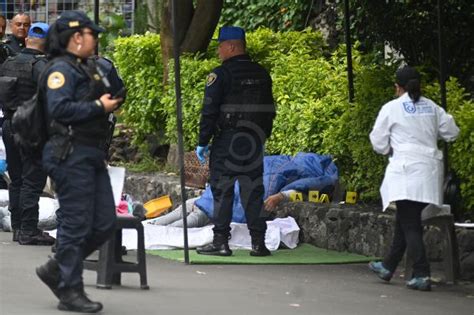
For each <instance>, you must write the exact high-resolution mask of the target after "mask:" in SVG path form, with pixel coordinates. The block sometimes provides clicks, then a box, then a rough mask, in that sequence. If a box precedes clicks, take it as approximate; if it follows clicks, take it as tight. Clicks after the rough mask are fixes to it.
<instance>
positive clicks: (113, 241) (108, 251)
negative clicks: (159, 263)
mask: <svg viewBox="0 0 474 315" xmlns="http://www.w3.org/2000/svg"><path fill="white" fill-rule="evenodd" d="M122 229H135V230H137V236H138V244H137V245H138V246H137V247H138V248H137V260H138V261H137V263H132V262H126V261H123V260H122V254H123V253H122ZM145 257H146V255H145V237H144V234H143V225H142V223H141V220H140V219H139V218H136V217H122V216H119V217H117V224H116V226H115V232H114V234H113V235H112V237H111V238H110V239H109V240H108V241H107V242H105V243H104V244H103V245H102V246H101V247H100V249H99V260H84V269H88V270H95V271H97V284H96V286H97V288H99V289H111V288H112V285H113V284H116V285H117V284H118V285H120V284H121V273H122V272H137V273H139V274H140V288H141V289H143V290H148V289H149V288H150V287H149V286H148V284H147V280H146V258H145Z"/></svg>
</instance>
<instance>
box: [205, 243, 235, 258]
mask: <svg viewBox="0 0 474 315" xmlns="http://www.w3.org/2000/svg"><path fill="white" fill-rule="evenodd" d="M196 252H197V253H198V254H201V255H213V256H231V255H232V251H231V250H230V248H229V244H228V243H222V244H214V243H211V244H208V245H206V246H202V247H198V248H196Z"/></svg>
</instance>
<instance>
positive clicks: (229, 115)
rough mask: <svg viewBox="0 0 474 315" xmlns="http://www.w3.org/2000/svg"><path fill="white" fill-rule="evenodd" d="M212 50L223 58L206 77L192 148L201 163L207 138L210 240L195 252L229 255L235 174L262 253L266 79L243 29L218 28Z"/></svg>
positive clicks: (255, 249)
mask: <svg viewBox="0 0 474 315" xmlns="http://www.w3.org/2000/svg"><path fill="white" fill-rule="evenodd" d="M218 41H219V47H218V55H219V58H220V59H221V60H222V61H223V63H222V65H221V66H219V67H217V68H215V69H214V70H213V71H212V73H211V74H209V76H208V78H207V85H206V90H205V96H204V106H203V109H202V112H201V121H200V132H199V146H198V147H197V149H196V154H197V156H198V159H199V160H200V162H201V163H205V160H206V155H207V154H208V151H209V148H208V145H209V142H210V141H211V138H212V149H211V152H210V165H209V167H210V185H211V190H212V194H213V198H214V217H213V218H212V219H211V220H212V222H213V223H214V240H213V242H212V243H211V244H209V245H207V246H204V247H200V248H198V249H197V252H198V253H199V254H204V255H219V256H230V255H232V251H231V250H230V249H229V245H228V240H229V238H230V222H231V219H232V204H233V199H234V184H235V181H236V180H238V181H239V184H240V189H241V194H240V197H241V201H242V205H243V207H244V209H245V215H246V219H247V226H248V228H249V230H250V236H251V238H252V251H251V252H250V255H252V256H268V255H270V251H269V250H268V249H267V248H266V246H265V232H266V229H267V225H266V222H265V219H266V213H265V212H264V210H263V194H264V188H263V178H262V176H263V153H264V152H263V147H264V144H265V141H266V139H267V138H268V137H269V136H270V134H271V131H272V126H273V119H274V117H275V106H274V102H273V96H272V80H271V77H270V75H269V74H268V72H267V71H266V70H265V69H264V68H263V67H262V66H260V65H259V64H257V63H256V62H253V61H252V60H251V59H250V57H249V56H248V55H247V54H246V52H245V32H244V30H243V29H241V28H239V27H223V28H221V29H220V31H219V38H218Z"/></svg>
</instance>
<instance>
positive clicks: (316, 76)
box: [114, 29, 474, 211]
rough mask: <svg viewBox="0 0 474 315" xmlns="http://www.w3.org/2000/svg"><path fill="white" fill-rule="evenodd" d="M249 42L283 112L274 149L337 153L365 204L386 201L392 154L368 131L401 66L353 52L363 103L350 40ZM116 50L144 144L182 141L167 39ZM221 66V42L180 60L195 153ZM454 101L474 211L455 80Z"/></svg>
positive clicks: (188, 139) (468, 104)
mask: <svg viewBox="0 0 474 315" xmlns="http://www.w3.org/2000/svg"><path fill="white" fill-rule="evenodd" d="M247 45H248V51H249V53H250V54H251V55H252V57H253V58H254V59H255V60H257V61H258V62H260V63H261V64H262V65H264V66H265V67H266V68H267V69H268V70H269V71H270V73H271V75H272V79H273V83H274V86H273V92H274V97H275V100H276V102H277V118H276V121H275V124H274V132H273V134H272V137H271V138H270V139H269V141H268V143H267V145H266V150H267V154H295V153H297V152H300V151H311V152H317V153H324V154H331V155H332V156H333V157H334V160H335V161H336V164H337V165H338V167H339V170H340V176H341V179H342V181H343V182H344V183H345V185H346V187H347V188H348V189H354V190H357V191H359V192H360V193H361V197H362V199H364V200H374V199H378V198H379V192H378V188H379V186H380V183H381V180H382V177H383V172H384V169H385V166H386V163H387V160H386V158H385V157H383V156H380V155H377V154H375V153H374V151H373V150H372V147H371V145H370V142H369V138H368V135H369V132H370V130H371V128H372V125H373V123H374V121H375V118H376V116H377V113H378V111H379V109H380V107H381V106H382V105H383V104H384V103H386V102H387V101H388V100H390V99H391V98H393V96H394V88H393V79H394V72H395V69H396V66H397V65H395V64H393V65H377V64H374V63H373V62H372V60H373V59H371V58H370V56H363V55H361V53H360V52H359V51H358V50H357V49H354V50H353V67H354V72H355V90H356V100H355V102H354V103H349V102H348V100H347V98H348V96H347V94H348V93H347V75H346V56H345V49H344V46H340V47H338V48H337V49H336V50H335V51H328V48H327V46H326V43H325V42H324V40H323V39H322V36H321V34H320V33H317V32H313V31H310V30H306V31H303V32H284V33H274V32H272V31H271V30H269V29H259V30H257V31H255V32H252V33H248V34H247ZM115 47H116V50H115V54H114V58H115V61H116V64H117V66H118V68H119V70H120V73H121V74H122V76H123V77H124V79H125V82H126V84H127V86H128V87H129V90H130V93H129V96H128V99H127V103H126V104H125V105H124V107H123V113H122V118H123V120H124V122H125V123H126V124H128V125H129V126H131V127H133V128H134V130H135V131H136V133H135V136H136V139H137V141H142V140H143V139H144V138H145V137H146V136H147V135H149V134H151V133H154V134H163V133H164V134H165V135H166V137H167V139H166V141H168V142H170V143H174V142H176V119H175V117H176V116H175V96H174V83H173V81H172V79H173V73H172V70H171V74H170V76H169V77H170V78H171V79H170V81H169V82H168V85H167V86H166V88H165V87H163V82H162V68H163V67H162V64H161V55H160V45H159V36H157V35H151V34H148V35H145V36H133V37H129V38H120V39H118V40H117V41H116V43H115ZM217 65H219V60H218V59H217V57H216V56H215V45H211V47H210V48H209V50H208V52H207V54H205V55H200V56H183V57H182V59H181V78H182V82H181V86H182V97H183V127H184V131H185V132H184V143H185V147H186V149H187V150H191V149H193V148H194V147H195V145H196V144H197V137H198V128H199V126H198V125H199V115H200V109H201V107H202V99H203V91H204V85H205V79H206V76H207V74H208V73H209V72H210V71H212V69H213V68H214V67H216V66H217ZM170 66H172V62H171V64H170ZM425 94H426V96H428V97H430V98H433V99H434V100H438V98H439V88H438V86H437V84H436V83H430V84H427V85H426V86H425ZM448 104H449V111H450V112H451V113H452V114H453V115H454V117H455V119H456V121H457V123H458V125H459V127H460V128H461V135H460V137H459V139H458V140H457V141H456V142H455V143H454V144H453V145H451V146H450V147H449V148H450V149H449V154H450V155H449V161H450V165H451V167H452V168H453V169H454V170H455V171H456V172H457V174H458V175H459V177H460V178H461V180H462V185H461V190H462V196H463V199H464V206H465V209H466V210H470V211H474V175H473V174H474V156H473V155H472V154H471V153H470V148H471V147H472V144H473V142H474V134H473V130H474V128H473V127H474V106H473V101H472V100H470V99H469V97H468V95H466V92H465V91H464V90H463V89H462V87H461V86H460V85H459V83H458V82H457V81H456V80H455V79H451V80H450V81H449V82H448Z"/></svg>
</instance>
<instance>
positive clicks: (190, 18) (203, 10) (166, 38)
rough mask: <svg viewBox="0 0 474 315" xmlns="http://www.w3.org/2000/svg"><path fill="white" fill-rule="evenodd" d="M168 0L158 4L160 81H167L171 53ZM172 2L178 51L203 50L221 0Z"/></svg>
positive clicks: (219, 12)
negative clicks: (174, 12) (194, 2)
mask: <svg viewBox="0 0 474 315" xmlns="http://www.w3.org/2000/svg"><path fill="white" fill-rule="evenodd" d="M171 1H173V0H163V1H162V7H161V27H160V40H161V51H162V54H163V83H164V84H166V82H167V81H168V74H169V65H168V63H169V60H170V58H172V56H173V47H174V46H173V29H172V20H171V19H172V12H171V9H172V8H171ZM174 1H175V5H176V13H177V16H176V36H177V42H178V43H179V46H180V52H181V53H183V52H189V53H196V52H198V51H201V52H204V51H206V49H207V46H208V45H209V42H210V40H211V37H212V34H213V33H214V30H215V28H216V26H217V22H218V21H219V18H220V14H221V10H222V6H223V0H198V1H197V5H196V10H195V9H194V6H193V0H174Z"/></svg>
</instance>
